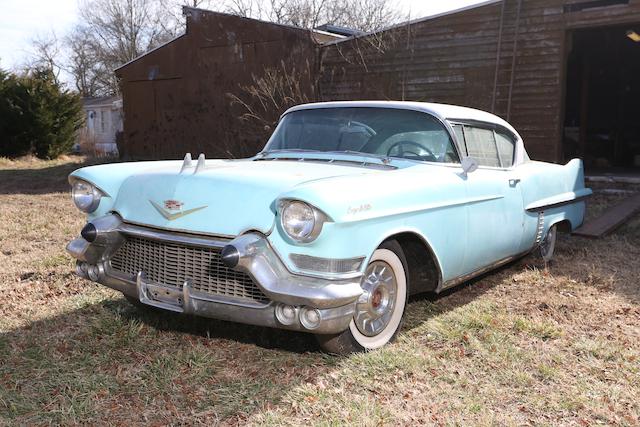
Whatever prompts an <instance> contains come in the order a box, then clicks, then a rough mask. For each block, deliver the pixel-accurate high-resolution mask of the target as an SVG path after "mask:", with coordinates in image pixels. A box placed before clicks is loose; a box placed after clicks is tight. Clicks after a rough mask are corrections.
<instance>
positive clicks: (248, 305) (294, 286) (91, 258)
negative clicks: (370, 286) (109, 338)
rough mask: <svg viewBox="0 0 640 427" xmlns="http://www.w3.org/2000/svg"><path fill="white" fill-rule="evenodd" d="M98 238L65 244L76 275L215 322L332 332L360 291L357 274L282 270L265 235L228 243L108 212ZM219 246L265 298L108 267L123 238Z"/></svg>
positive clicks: (343, 323) (348, 315) (345, 320)
mask: <svg viewBox="0 0 640 427" xmlns="http://www.w3.org/2000/svg"><path fill="white" fill-rule="evenodd" d="M93 224H94V225H95V226H96V229H97V231H98V238H96V240H95V241H94V242H92V243H89V242H88V241H86V240H85V239H84V238H78V239H75V240H73V241H71V242H70V243H69V244H68V245H67V251H68V252H69V253H70V254H71V255H72V256H74V257H75V258H76V259H77V260H78V262H77V269H76V271H77V274H78V275H79V276H81V277H83V278H86V279H89V280H93V281H95V282H98V283H101V284H103V285H105V286H108V287H110V288H112V289H115V290H117V291H120V292H122V293H123V294H125V295H128V296H130V297H133V298H136V299H138V300H140V302H142V303H144V304H148V305H151V306H154V307H158V308H161V309H165V310H169V311H174V312H180V313H186V314H193V315H197V316H203V317H209V318H214V319H220V320H227V321H232V322H238V323H246V324H252V325H259V326H267V327H273V328H281V329H289V330H298V331H306V332H313V333H317V334H332V333H338V332H342V331H344V330H345V329H347V328H348V326H349V322H350V321H351V319H352V317H353V313H354V310H355V302H356V300H357V298H358V297H359V296H360V295H361V293H362V289H361V287H360V280H361V277H354V278H348V279H334V278H331V279H329V278H318V277H309V276H301V275H296V274H293V273H291V272H289V271H288V270H287V268H286V267H285V265H284V264H283V263H282V261H281V260H280V258H279V257H278V255H277V254H276V253H275V251H274V250H273V249H272V248H271V246H270V245H269V243H268V241H267V239H266V238H265V237H264V236H261V235H259V234H255V233H251V234H246V235H242V236H239V237H238V238H236V239H234V240H232V241H228V240H220V239H216V238H209V237H206V236H192V235H185V234H179V233H168V232H164V231H160V230H153V229H149V228H146V227H138V226H133V225H131V224H126V223H123V222H122V221H121V220H120V219H119V217H117V216H116V215H107V216H106V217H102V218H99V219H97V220H95V221H94V222H93ZM129 235H133V236H138V237H140V236H144V238H148V239H153V240H158V241H166V242H171V243H176V242H179V243H182V244H189V245H195V246H202V247H215V248H219V249H222V248H223V247H225V246H227V245H233V247H234V248H235V249H237V254H238V260H237V265H236V266H235V267H234V269H235V270H238V271H243V272H245V273H246V274H248V275H249V276H250V277H251V278H252V279H253V281H254V283H255V284H256V286H257V287H258V288H260V290H261V291H262V292H263V293H264V295H266V296H267V298H268V302H256V301H252V300H246V299H240V298H235V299H234V298H229V297H222V296H219V295H211V294H207V293H202V292H199V291H196V290H194V289H193V288H192V287H191V285H190V283H189V280H188V279H187V280H185V282H184V284H183V286H182V287H181V288H178V287H174V286H165V285H164V284H162V283H153V282H151V281H149V280H148V279H147V278H146V275H145V272H144V271H140V272H138V274H137V276H136V277H131V276H128V275H123V274H122V273H121V272H119V271H116V270H114V269H112V268H111V263H110V257H111V255H113V254H114V253H115V252H116V251H117V249H118V247H119V246H120V245H121V244H122V243H123V242H124V241H125V240H126V238H127V236H129ZM284 305H287V306H291V307H293V308H294V309H295V313H296V319H295V320H294V321H293V322H286V323H288V324H284V323H282V322H280V321H279V320H278V317H277V316H276V309H277V308H278V306H284ZM304 310H314V311H315V312H316V313H318V314H319V317H320V322H319V324H318V325H317V326H315V325H314V326H313V327H312V328H309V327H305V326H303V324H302V323H301V322H300V319H299V316H300V313H301V312H302V311H304Z"/></svg>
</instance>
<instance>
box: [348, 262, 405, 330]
mask: <svg viewBox="0 0 640 427" xmlns="http://www.w3.org/2000/svg"><path fill="white" fill-rule="evenodd" d="M361 286H362V290H363V292H362V295H360V298H358V302H357V303H356V312H355V314H354V316H353V319H354V322H355V325H356V328H358V331H360V333H362V334H363V335H365V336H367V337H373V336H376V335H378V334H379V333H380V332H382V331H384V329H385V328H386V327H387V325H388V324H389V321H390V320H391V316H392V314H393V310H394V307H395V305H396V294H397V291H398V283H397V280H396V276H395V274H394V272H393V269H392V268H391V266H390V265H389V264H387V263H386V262H384V261H373V262H372V263H371V264H369V266H368V267H367V271H366V272H365V274H364V279H363V281H362V285H361Z"/></svg>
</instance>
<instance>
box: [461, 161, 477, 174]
mask: <svg viewBox="0 0 640 427" xmlns="http://www.w3.org/2000/svg"><path fill="white" fill-rule="evenodd" d="M476 169H478V161H477V160H476V159H474V158H473V157H465V158H464V159H462V171H463V172H464V174H465V175H467V174H469V173H471V172H474V171H475V170H476Z"/></svg>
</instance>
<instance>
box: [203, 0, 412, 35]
mask: <svg viewBox="0 0 640 427" xmlns="http://www.w3.org/2000/svg"><path fill="white" fill-rule="evenodd" d="M214 7H216V8H217V9H218V10H222V11H225V12H229V13H233V14H236V15H240V16H246V17H250V18H258V19H266V20H269V21H273V22H277V23H280V24H290V25H295V26H298V27H302V28H315V27H317V26H319V25H322V24H326V23H329V24H333V25H340V26H345V27H350V28H354V29H357V30H361V31H374V30H378V29H380V28H383V27H385V26H388V25H391V24H394V23H397V22H399V21H400V20H401V18H403V17H404V14H403V13H402V11H401V9H400V7H399V6H398V4H397V2H396V1H395V0H352V1H345V0H227V1H226V3H225V2H222V3H218V4H217V5H214Z"/></svg>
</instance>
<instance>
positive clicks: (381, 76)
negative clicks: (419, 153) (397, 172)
mask: <svg viewBox="0 0 640 427" xmlns="http://www.w3.org/2000/svg"><path fill="white" fill-rule="evenodd" d="M636 31H637V33H636ZM638 34H640V0H504V1H502V0H497V1H487V2H484V3H481V4H479V5H477V6H473V7H470V8H467V9H464V10H459V11H455V12H452V13H446V14H443V15H439V16H434V17H429V18H425V19H421V20H416V21H413V22H410V23H407V24H403V25H399V26H397V27H395V28H392V29H388V30H386V31H382V32H378V33H374V34H370V35H368V36H361V37H355V38H351V39H347V40H341V41H336V42H332V43H329V44H328V45H325V46H323V47H322V49H321V50H322V79H321V87H322V95H323V97H324V98H325V99H335V100H348V99H405V100H415V101H431V102H444V103H452V104H460V105H466V106H470V107H475V108H480V109H483V110H487V111H492V112H494V113H496V114H498V115H499V116H501V117H503V118H505V119H507V120H508V121H510V122H511V123H512V124H513V125H514V126H515V127H516V128H517V129H518V130H519V131H520V132H521V134H522V135H523V138H524V140H525V143H526V144H527V147H528V150H529V151H530V154H531V156H532V157H533V158H535V159H541V160H547V161H555V162H561V161H565V160H567V159H569V158H571V157H574V156H580V157H584V158H585V161H586V164H587V168H591V169H592V170H594V169H597V168H605V169H612V168H625V169H628V168H639V167H640V103H638V102H637V100H638V99H640V42H639V41H640V36H638Z"/></svg>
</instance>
